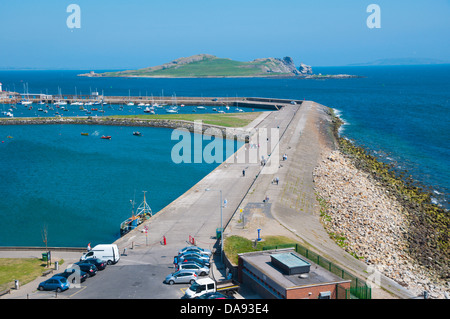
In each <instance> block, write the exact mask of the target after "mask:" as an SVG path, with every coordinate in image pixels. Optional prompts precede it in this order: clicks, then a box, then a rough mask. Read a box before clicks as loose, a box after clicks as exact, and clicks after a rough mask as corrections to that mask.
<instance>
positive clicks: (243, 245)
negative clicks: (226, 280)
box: [223, 236, 296, 265]
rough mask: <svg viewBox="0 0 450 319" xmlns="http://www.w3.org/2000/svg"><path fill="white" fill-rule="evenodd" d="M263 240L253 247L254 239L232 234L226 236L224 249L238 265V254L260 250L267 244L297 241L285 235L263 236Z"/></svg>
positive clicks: (273, 244) (229, 257)
mask: <svg viewBox="0 0 450 319" xmlns="http://www.w3.org/2000/svg"><path fill="white" fill-rule="evenodd" d="M262 239H263V241H260V242H258V243H257V245H256V248H254V247H253V241H251V240H249V239H247V238H243V237H240V236H230V237H227V238H225V242H224V245H223V246H224V251H225V254H226V255H227V257H228V259H229V260H230V261H231V262H232V263H234V264H236V265H237V263H238V254H241V253H248V252H252V251H260V250H262V249H263V247H265V246H276V245H282V244H291V243H296V242H295V241H294V240H292V239H291V238H288V237H284V236H267V237H263V238H262Z"/></svg>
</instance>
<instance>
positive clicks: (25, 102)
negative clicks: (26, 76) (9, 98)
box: [19, 83, 33, 105]
mask: <svg viewBox="0 0 450 319" xmlns="http://www.w3.org/2000/svg"><path fill="white" fill-rule="evenodd" d="M23 87H24V90H25V84H24V85H23ZM24 95H26V96H27V99H26V100H23V101H20V102H19V103H20V104H22V105H30V104H33V102H32V101H30V99H29V92H28V83H27V84H26V93H25V92H24Z"/></svg>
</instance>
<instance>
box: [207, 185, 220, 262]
mask: <svg viewBox="0 0 450 319" xmlns="http://www.w3.org/2000/svg"><path fill="white" fill-rule="evenodd" d="M205 191H206V192H209V191H215V192H220V261H221V262H222V263H223V214H222V207H223V206H222V190H221V189H209V188H206V189H205Z"/></svg>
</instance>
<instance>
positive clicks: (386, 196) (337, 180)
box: [313, 120, 450, 299]
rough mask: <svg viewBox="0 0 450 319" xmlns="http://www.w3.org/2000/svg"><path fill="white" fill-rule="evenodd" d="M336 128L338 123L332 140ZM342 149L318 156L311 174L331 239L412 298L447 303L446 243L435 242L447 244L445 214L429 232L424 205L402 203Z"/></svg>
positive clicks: (432, 222)
mask: <svg viewBox="0 0 450 319" xmlns="http://www.w3.org/2000/svg"><path fill="white" fill-rule="evenodd" d="M338 127H339V120H337V121H336V127H335V134H337V130H338ZM337 139H338V140H341V138H339V137H338V138H337ZM340 144H341V145H340V149H338V150H334V151H331V153H328V154H323V155H322V160H321V162H320V163H319V165H318V166H317V167H316V169H315V171H314V174H313V177H314V183H315V190H316V193H317V195H318V197H319V198H320V202H321V216H322V217H321V218H322V223H323V225H324V227H325V228H326V230H327V232H328V233H329V234H330V237H332V238H334V239H335V241H336V242H337V243H338V244H339V245H340V246H341V247H342V248H343V249H345V250H346V251H347V252H348V253H350V254H351V255H353V256H354V257H355V258H358V259H361V260H363V261H364V262H365V263H366V264H367V265H372V266H374V267H375V268H376V269H377V270H378V271H379V272H380V273H382V274H383V275H385V276H387V277H389V278H391V279H393V280H395V281H396V282H398V283H399V284H400V285H402V286H404V287H405V288H407V289H409V290H410V291H411V292H413V294H415V295H423V293H424V291H427V292H428V294H429V296H430V298H439V299H443V298H447V297H448V295H449V292H450V282H449V276H448V251H446V245H448V243H440V241H439V240H443V241H445V240H447V242H448V227H445V226H446V225H447V226H448V214H447V215H446V216H445V215H444V217H442V216H441V219H443V221H442V220H439V222H440V223H441V224H439V225H437V228H436V227H431V226H436V221H435V220H433V218H434V216H432V215H429V216H426V218H424V217H423V216H424V215H427V214H428V211H427V210H426V209H429V207H428V206H424V205H428V204H422V203H418V202H416V203H415V204H412V203H411V200H408V201H406V200H403V199H402V198H403V197H402V196H399V195H398V193H397V191H396V190H393V189H392V188H391V187H388V186H386V185H385V184H384V183H383V182H380V179H378V178H377V177H376V172H374V171H370V170H367V169H363V168H362V167H360V165H356V162H355V158H354V156H352V155H349V154H347V153H346V152H345V150H343V149H342V146H343V145H344V146H345V145H346V144H345V143H344V142H342V141H341V142H340ZM424 196H425V195H424ZM425 201H426V200H424V202H425ZM422 206H423V207H425V208H426V209H425V208H423V209H420V208H421V207H422ZM447 213H448V212H447ZM444 214H445V212H444ZM418 216H421V218H418ZM433 232H436V234H434V233H433ZM439 232H440V235H439V236H438V235H437V234H439ZM442 232H443V234H442ZM434 237H439V238H434Z"/></svg>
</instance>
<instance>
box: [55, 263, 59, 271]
mask: <svg viewBox="0 0 450 319" xmlns="http://www.w3.org/2000/svg"><path fill="white" fill-rule="evenodd" d="M55 270H59V262H58V261H55Z"/></svg>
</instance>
